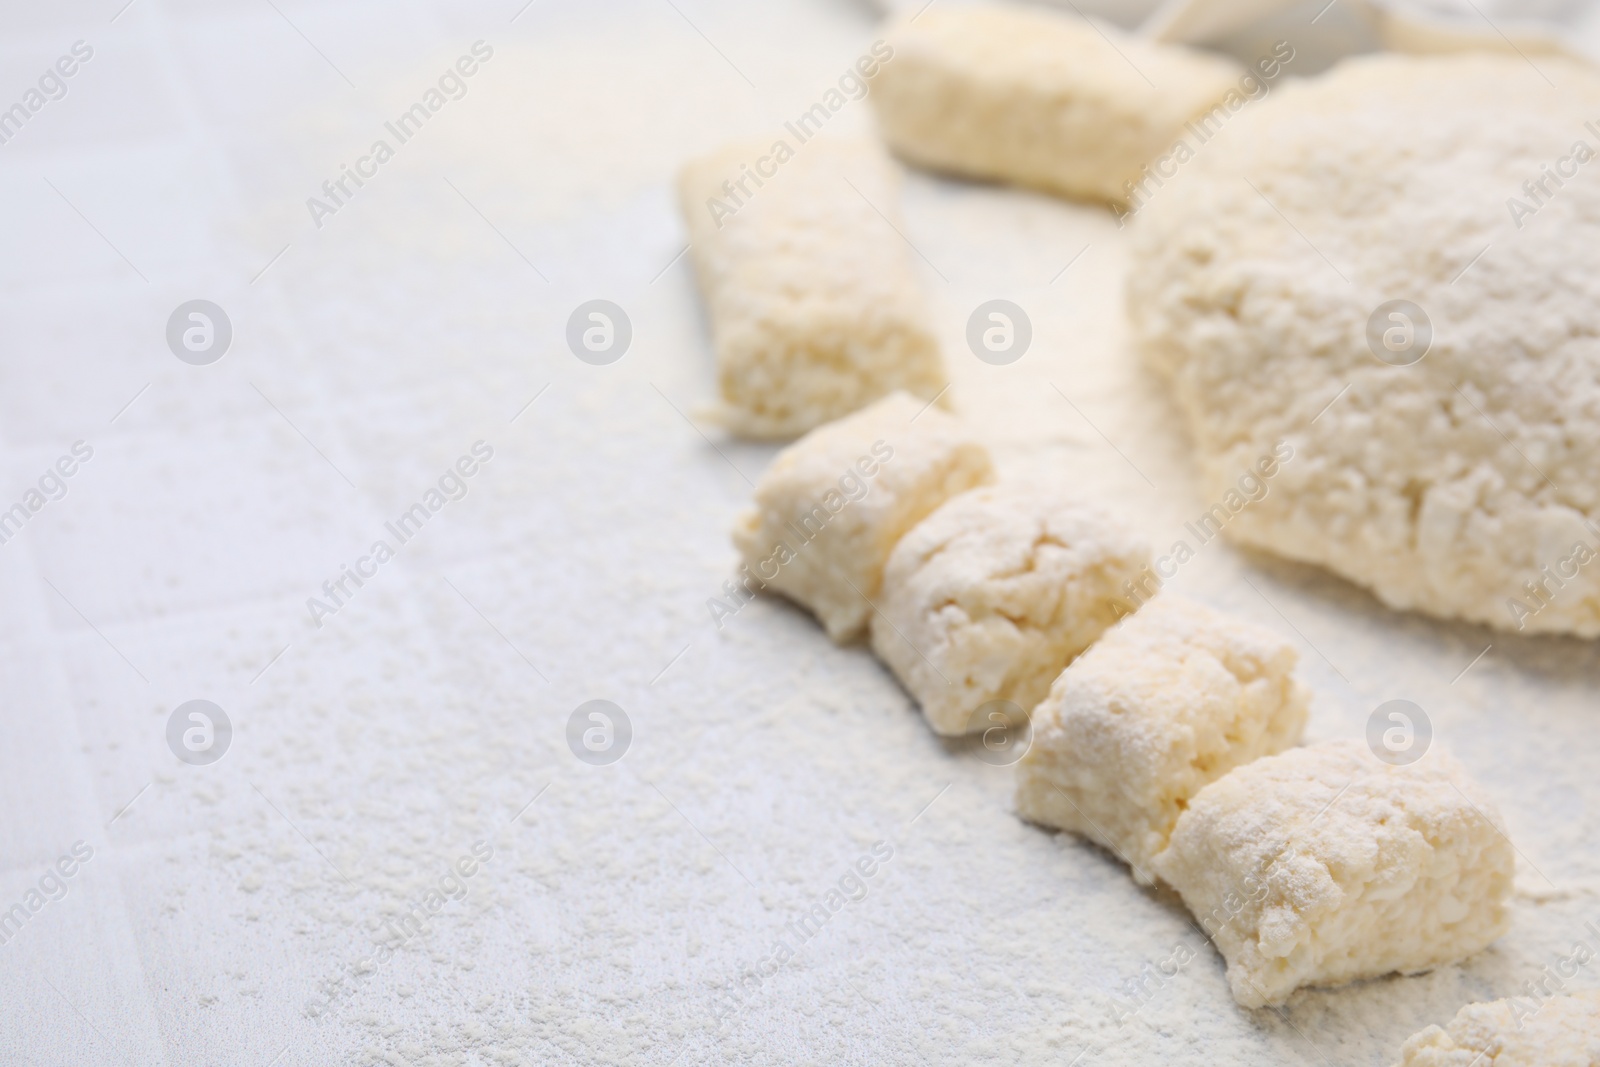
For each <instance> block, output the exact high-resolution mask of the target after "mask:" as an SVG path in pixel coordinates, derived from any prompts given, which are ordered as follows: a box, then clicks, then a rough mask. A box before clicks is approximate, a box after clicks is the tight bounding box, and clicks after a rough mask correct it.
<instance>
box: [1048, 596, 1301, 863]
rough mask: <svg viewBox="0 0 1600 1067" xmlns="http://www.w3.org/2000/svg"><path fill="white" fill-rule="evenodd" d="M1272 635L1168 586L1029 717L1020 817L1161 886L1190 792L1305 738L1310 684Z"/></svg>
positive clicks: (1083, 659) (1067, 674) (1066, 675)
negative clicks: (1160, 871) (1159, 866)
mask: <svg viewBox="0 0 1600 1067" xmlns="http://www.w3.org/2000/svg"><path fill="white" fill-rule="evenodd" d="M1298 660H1299V654H1298V653H1297V652H1296V651H1295V649H1294V646H1293V645H1291V644H1290V643H1289V642H1288V641H1285V640H1284V639H1283V638H1281V637H1279V636H1278V635H1277V634H1274V633H1272V632H1271V631H1270V630H1265V629H1262V628H1261V627H1259V626H1255V625H1252V624H1250V623H1246V622H1242V621H1240V620H1238V619H1234V618H1230V617H1229V616H1227V615H1224V614H1223V613H1221V612H1219V611H1214V610H1212V609H1211V608H1208V607H1205V606H1204V605H1201V604H1197V603H1195V602H1193V601H1191V600H1187V599H1185V598H1183V597H1179V596H1176V595H1172V594H1162V595H1161V596H1158V597H1156V598H1155V599H1153V600H1151V601H1150V603H1149V604H1147V605H1145V606H1144V607H1143V608H1141V609H1140V610H1139V611H1138V612H1137V613H1135V614H1133V615H1130V616H1128V617H1127V618H1125V619H1123V620H1122V622H1120V623H1119V624H1118V625H1117V626H1116V627H1114V628H1113V629H1111V630H1110V631H1108V632H1107V633H1106V635H1105V636H1104V637H1102V638H1101V639H1100V641H1099V642H1098V643H1097V644H1095V645H1094V646H1093V647H1092V648H1090V649H1089V651H1088V652H1086V653H1084V654H1083V655H1082V656H1080V657H1079V658H1078V659H1077V661H1076V662H1074V663H1073V664H1072V666H1070V667H1068V668H1067V669H1066V670H1065V671H1063V672H1062V674H1061V676H1060V677H1059V678H1058V679H1056V682H1055V684H1054V685H1053V686H1052V687H1051V689H1050V694H1049V696H1048V697H1047V698H1046V699H1045V700H1044V702H1043V703H1041V704H1040V705H1039V707H1038V708H1037V709H1036V710H1035V711H1034V713H1033V746H1032V748H1030V749H1029V750H1028V753H1027V754H1026V755H1025V756H1024V757H1023V758H1022V760H1021V761H1020V762H1019V763H1018V764H1017V793H1016V803H1017V812H1018V814H1020V815H1022V817H1023V818H1026V819H1029V820H1031V821H1033V822H1036V823H1041V824H1043V825H1045V826H1054V827H1058V828H1060V829H1064V830H1072V831H1075V832H1077V833H1080V834H1083V835H1084V836H1085V837H1087V838H1089V839H1090V840H1092V841H1095V842H1096V843H1098V844H1100V845H1103V846H1105V847H1106V848H1109V849H1111V850H1112V851H1113V852H1115V853H1117V855H1119V856H1120V857H1122V858H1123V859H1124V860H1125V861H1127V862H1128V863H1129V864H1130V865H1131V866H1132V867H1133V874H1134V878H1135V879H1136V880H1137V881H1139V882H1140V883H1142V884H1149V883H1150V882H1152V881H1153V878H1152V875H1151V867H1150V863H1151V859H1152V858H1153V857H1154V856H1155V855H1156V854H1157V853H1159V852H1160V851H1161V850H1162V849H1164V848H1165V847H1166V845H1167V839H1168V838H1169V837H1170V836H1171V834H1172V829H1173V826H1174V825H1175V824H1176V823H1177V821H1178V817H1179V816H1180V815H1181V814H1182V813H1183V810H1184V808H1185V806H1186V805H1187V804H1188V802H1189V800H1190V799H1191V798H1192V797H1193V796H1194V795H1195V794H1196V793H1198V792H1200V790H1201V789H1202V788H1203V787H1204V786H1206V785H1207V784H1208V783H1210V782H1212V781H1214V780H1215V779H1217V778H1219V777H1221V776H1222V775H1224V774H1226V773H1228V772H1229V771H1230V770H1232V769H1233V768H1235V767H1237V766H1239V765H1240V764H1244V763H1248V762H1249V761H1251V760H1253V759H1256V758H1258V757H1261V756H1265V755H1269V754H1271V753H1275V752H1281V751H1283V750H1284V749H1285V748H1288V747H1289V746H1290V745H1293V744H1295V743H1296V742H1298V741H1299V739H1300V732H1301V730H1302V729H1303V728H1304V727H1305V722H1306V715H1307V711H1308V708H1309V705H1310V699H1311V692H1310V689H1309V688H1308V687H1307V686H1306V684H1305V683H1304V682H1302V681H1300V680H1299V679H1298V678H1295V677H1294V675H1293V671H1294V668H1295V664H1296V663H1297V662H1298Z"/></svg>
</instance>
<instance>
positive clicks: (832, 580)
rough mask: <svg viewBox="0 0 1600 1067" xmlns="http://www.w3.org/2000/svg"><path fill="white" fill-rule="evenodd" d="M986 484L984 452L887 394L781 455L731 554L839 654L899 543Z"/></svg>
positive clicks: (951, 422)
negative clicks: (807, 614) (807, 615)
mask: <svg viewBox="0 0 1600 1067" xmlns="http://www.w3.org/2000/svg"><path fill="white" fill-rule="evenodd" d="M993 480H994V467H993V464H992V463H991V462H990V459H989V452H988V450H987V449H986V448H984V446H983V445H982V444H981V443H979V442H978V440H977V439H976V438H975V437H973V436H972V434H971V433H970V432H969V431H968V430H967V429H966V428H965V427H964V426H963V425H962V424H961V423H960V422H959V421H958V420H957V419H955V418H953V417H952V416H950V415H947V414H945V413H944V412H942V411H940V410H938V409H937V408H934V407H930V406H929V405H928V404H927V403H926V402H924V401H922V400H917V399H914V398H912V397H910V396H907V395H906V394H905V393H894V394H892V395H890V396H887V397H885V398H884V399H882V400H880V401H878V402H877V403H876V404H873V405H871V406H870V407H867V408H863V409H862V410H861V411H858V412H856V413H855V414H854V415H850V416H848V417H846V418H843V419H840V420H839V421H837V422H833V423H829V424H828V425H826V426H823V427H820V428H818V429H816V430H813V431H811V432H810V433H809V434H807V435H806V436H804V437H802V438H801V439H800V440H798V441H796V442H795V443H794V444H792V445H790V446H789V447H788V448H785V449H784V450H783V451H782V452H779V453H778V455H777V457H776V458H775V459H773V461H772V465H771V466H770V467H768V468H767V471H766V473H764V474H763V475H762V476H761V480H760V481H759V482H758V483H757V484H756V500H755V503H756V506H755V507H754V508H752V509H750V510H748V511H746V512H744V513H743V514H742V515H740V516H739V519H738V522H737V524H736V525H735V526H734V530H733V543H734V545H735V546H737V547H738V549H739V552H740V554H741V555H742V556H743V557H744V562H745V570H744V572H743V573H744V575H745V579H746V580H747V581H753V582H754V583H755V585H756V586H759V587H761V588H769V589H771V590H773V591H774V592H778V593H782V594H783V595H784V596H787V597H788V598H789V599H791V600H793V601H795V602H797V603H799V604H802V605H804V606H805V607H807V608H809V609H810V610H811V612H812V613H813V614H815V615H816V616H817V618H818V619H819V620H820V621H821V622H822V624H823V626H824V627H826V628H827V631H828V636H829V637H831V638H832V639H833V640H834V641H836V642H838V643H840V644H843V643H844V642H846V641H849V640H851V639H852V638H855V637H858V636H860V634H861V631H862V630H863V629H864V628H865V626H866V622H867V616H868V615H869V614H871V612H872V611H873V608H872V604H871V599H872V598H875V597H876V596H877V593H878V585H879V583H880V581H881V580H882V578H883V565H884V563H885V561H887V560H888V558H889V553H890V552H891V551H892V550H893V549H894V546H895V544H896V543H897V542H899V540H900V538H901V537H902V536H904V534H905V532H906V531H907V530H909V529H911V527H913V526H915V525H916V524H917V523H918V522H920V521H922V519H923V518H924V517H926V516H927V515H928V514H929V513H930V512H932V511H933V509H935V508H937V507H938V506H939V505H940V504H943V503H944V502H945V501H946V500H948V499H949V498H950V497H952V496H954V495H955V494H957V493H960V492H962V491H964V490H967V489H971V488H974V487H975V486H979V485H984V484H986V483H988V482H991V481H993Z"/></svg>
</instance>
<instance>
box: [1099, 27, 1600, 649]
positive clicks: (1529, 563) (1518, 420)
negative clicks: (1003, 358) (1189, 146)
mask: <svg viewBox="0 0 1600 1067" xmlns="http://www.w3.org/2000/svg"><path fill="white" fill-rule="evenodd" d="M1540 64H1541V66H1542V67H1543V68H1544V69H1545V70H1546V71H1547V72H1548V73H1549V74H1550V76H1551V78H1552V79H1553V80H1555V81H1557V83H1558V84H1559V85H1560V86H1561V88H1560V89H1553V88H1551V87H1550V86H1549V85H1547V84H1545V82H1544V81H1543V80H1542V79H1541V78H1540V77H1539V75H1538V74H1537V73H1536V72H1535V71H1534V70H1533V69H1532V68H1530V67H1529V66H1528V64H1527V63H1525V62H1523V61H1522V60H1521V59H1518V58H1512V59H1502V58H1499V57H1495V56H1489V55H1473V56H1453V57H1438V58H1413V57H1376V58H1365V59H1359V60H1352V61H1349V62H1347V63H1346V64H1345V65H1344V66H1342V67H1340V68H1339V69H1337V70H1336V71H1335V72H1333V73H1332V74H1330V75H1328V76H1327V77H1326V78H1323V79H1320V80H1318V81H1315V82H1311V83H1306V84H1298V85H1285V86H1283V87H1281V88H1280V89H1279V90H1278V91H1277V92H1275V93H1274V95H1273V96H1272V98H1271V99H1269V100H1267V101H1264V102H1263V103H1261V104H1260V105H1258V106H1256V107H1254V108H1251V109H1249V110H1248V111H1247V112H1246V113H1245V114H1243V115H1241V116H1239V118H1238V119H1237V120H1236V121H1235V122H1234V123H1233V124H1232V125H1230V126H1229V127H1228V128H1226V129H1225V130H1224V131H1223V132H1222V134H1221V135H1220V136H1219V138H1218V143H1216V144H1215V145H1214V146H1207V148H1208V150H1207V151H1203V152H1201V153H1200V154H1199V156H1198V158H1196V159H1195V160H1194V161H1193V162H1191V163H1190V164H1189V170H1188V172H1186V173H1185V174H1183V175H1182V176H1181V177H1180V178H1179V179H1178V180H1177V181H1174V182H1169V183H1168V185H1167V186H1166V187H1165V188H1164V189H1162V190H1160V191H1159V192H1158V194H1157V195H1156V196H1155V197H1154V198H1153V200H1152V202H1151V203H1150V204H1149V205H1148V206H1147V207H1146V208H1145V210H1144V211H1143V212H1141V213H1140V215H1139V217H1138V221H1137V224H1136V225H1135V227H1134V242H1133V244H1134V251H1133V259H1134V269H1133V273H1132V276H1131V278H1130V282H1129V306H1130V311H1131V313H1132V317H1133V320H1134V324H1135V329H1136V332H1137V335H1138V337H1139V338H1140V340H1141V343H1142V345H1143V347H1144V349H1145V350H1146V352H1147V353H1148V355H1149V357H1150V359H1151V360H1152V361H1153V362H1154V364H1155V365H1156V366H1157V367H1159V368H1160V369H1162V370H1163V371H1164V372H1165V373H1166V374H1167V375H1169V376H1170V378H1171V380H1172V384H1173V388H1174V391H1175V393H1176V397H1177V400H1178V404H1179V406H1180V408H1181V409H1182V411H1183V413H1184V414H1185V415H1186V416H1187V421H1188V423H1189V427H1190V431H1191V434H1192V436H1193V438H1194V441H1195V444H1196V446H1197V448H1196V451H1197V453H1198V456H1199V461H1200V467H1201V471H1202V475H1203V478H1204V482H1205V492H1206V494H1207V495H1208V496H1214V495H1216V494H1219V493H1221V492H1223V491H1224V490H1226V489H1227V488H1229V487H1230V486H1231V484H1232V482H1233V480H1234V479H1235V478H1236V477H1237V472H1238V470H1239V469H1240V465H1241V464H1245V463H1248V462H1250V461H1251V460H1253V459H1254V458H1255V457H1257V456H1259V455H1261V454H1263V452H1265V451H1269V450H1270V449H1271V447H1272V445H1273V444H1274V443H1276V442H1277V441H1279V440H1284V439H1287V440H1288V441H1289V442H1290V443H1291V444H1292V446H1293V447H1294V450H1295V456H1296V458H1295V459H1294V461H1293V462H1292V463H1286V464H1285V465H1284V467H1283V472H1282V474H1281V475H1280V476H1279V478H1278V479H1277V480H1276V481H1275V482H1274V484H1273V488H1272V492H1271V493H1270V495H1268V496H1267V498H1266V499H1264V500H1262V501H1260V502H1258V503H1256V504H1254V505H1252V506H1251V507H1250V508H1249V509H1247V510H1246V511H1245V512H1244V513H1242V514H1241V515H1239V516H1238V518H1237V519H1236V520H1235V521H1233V522H1231V523H1230V524H1229V525H1228V527H1227V532H1228V534H1229V535H1230V536H1232V537H1234V538H1236V539H1237V540H1239V541H1240V542H1242V543H1244V544H1247V545H1252V546H1256V547H1260V548H1266V549H1270V550H1272V551H1275V552H1278V553H1281V554H1283V555H1285V556H1289V557H1291V558H1294V559H1300V560H1305V561H1308V562H1313V563H1318V564H1322V565H1324V566H1326V567H1329V568H1331V569H1332V570H1334V571H1337V572H1338V573H1340V574H1342V575H1344V576H1346V577H1348V578H1351V579H1353V580H1355V581H1357V582H1360V583H1361V584H1363V585H1365V586H1367V587H1368V588H1370V589H1371V590H1372V591H1373V592H1374V593H1375V594H1376V595H1377V596H1378V597H1379V598H1380V599H1381V600H1383V601H1384V602H1385V603H1386V604H1388V605H1389V606H1391V607H1394V608H1403V609H1415V610H1420V611H1425V612H1428V613H1430V614H1434V615H1439V616H1444V617H1452V616H1459V617H1462V618H1466V619H1471V620H1473V621H1476V622H1482V623H1488V624H1489V625H1491V626H1497V627H1501V628H1508V629H1518V628H1523V629H1526V630H1527V631H1528V632H1535V631H1558V632H1571V633H1578V634H1582V635H1585V636H1595V635H1597V634H1600V563H1596V562H1595V559H1596V557H1597V554H1600V527H1596V528H1590V527H1588V526H1587V525H1586V522H1587V521H1588V520H1590V519H1592V518H1593V517H1595V516H1600V481H1597V480H1596V479H1595V477H1594V473H1595V471H1596V470H1597V469H1600V330H1597V328H1596V320H1595V312H1594V309H1595V307H1596V306H1600V243H1597V242H1595V241H1594V240H1592V239H1591V238H1592V234H1593V232H1594V227H1595V222H1596V220H1600V162H1594V161H1592V157H1593V154H1594V153H1595V152H1596V151H1600V127H1596V126H1593V125H1591V126H1589V127H1586V126H1585V122H1587V121H1589V120H1591V119H1594V118H1596V117H1600V78H1597V77H1596V75H1595V73H1594V72H1592V71H1590V70H1589V69H1588V68H1585V67H1580V66H1577V65H1574V64H1570V63H1565V62H1562V61H1559V60H1554V59H1541V60H1540ZM1579 142H1582V143H1583V144H1584V145H1585V146H1586V147H1585V148H1583V149H1581V150H1579V149H1578V148H1576V145H1577V143H1579ZM1579 157H1583V158H1584V159H1585V160H1589V161H1587V162H1580V160H1579ZM1557 168H1559V169H1560V170H1563V171H1565V172H1566V173H1567V175H1568V177H1566V178H1560V179H1557V180H1560V181H1561V182H1562V183H1563V184H1561V185H1560V186H1557V185H1556V184H1555V181H1554V180H1551V179H1548V178H1546V177H1545V174H1546V173H1550V174H1554V173H1555V171H1556V169H1557ZM1573 174H1578V175H1579V176H1578V177H1577V178H1573V177H1572V175H1573ZM1540 180H1543V181H1545V187H1546V188H1545V192H1544V193H1541V194H1539V195H1538V196H1537V197H1535V196H1533V195H1530V194H1529V192H1528V189H1529V188H1535V187H1534V185H1533V183H1534V182H1535V181H1540ZM1524 183H1528V184H1527V187H1525V186H1524ZM1252 186H1253V187H1252ZM1517 203H1521V204H1524V205H1526V206H1527V207H1529V208H1532V209H1533V210H1532V211H1529V212H1528V213H1524V212H1523V211H1522V209H1520V208H1517V207H1516V204H1517ZM1513 212H1515V214H1516V216H1517V222H1513V219H1512V215H1513ZM1280 213H1281V214H1280ZM1518 222H1520V224H1521V225H1520V228H1519V226H1518V224H1517V223H1518ZM1480 254H1481V258H1479V257H1480ZM1323 257H1326V259H1324V258H1323ZM1474 260H1476V262H1474ZM1341 275H1342V277H1341ZM1391 300H1407V301H1413V302H1415V303H1416V304H1418V305H1420V306H1421V308H1422V309H1423V312H1424V313H1425V314H1426V316H1427V317H1428V319H1429V320H1430V321H1431V324H1432V348H1431V350H1430V351H1427V352H1426V355H1425V356H1424V357H1423V358H1421V360H1420V362H1415V363H1413V364H1411V365H1409V366H1392V365H1389V363H1387V362H1380V361H1379V359H1378V358H1377V356H1376V355H1375V354H1374V352H1375V350H1377V351H1383V350H1384V349H1385V348H1386V347H1387V344H1386V343H1385V340H1386V339H1387V342H1388V343H1392V344H1394V345H1397V346H1399V348H1400V349H1405V348H1406V332H1405V330H1406V327H1405V324H1404V322H1403V321H1401V320H1397V319H1394V318H1391V317H1390V316H1391V315H1393V314H1395V313H1396V312H1395V311H1393V310H1391V311H1389V312H1387V313H1383V312H1382V311H1381V309H1380V306H1381V305H1384V304H1386V303H1387V302H1388V301H1391ZM1402 314H1403V313H1402ZM1411 317H1412V318H1414V316H1411ZM1369 320H1372V321H1373V322H1374V323H1375V325H1376V332H1377V334H1378V336H1377V337H1376V338H1375V339H1374V340H1373V341H1372V344H1371V346H1370V347H1369V340H1368V324H1369ZM1413 325H1414V326H1415V325H1417V324H1415V323H1414V324H1413ZM1389 331H1397V332H1392V333H1391V332H1389ZM1423 337H1424V333H1423V332H1421V331H1414V332H1413V333H1412V334H1411V345H1412V348H1411V350H1410V351H1409V352H1407V351H1396V352H1393V353H1388V352H1386V356H1387V357H1388V358H1389V359H1390V361H1395V360H1405V359H1410V358H1413V357H1415V356H1416V355H1418V354H1420V352H1421V351H1422V339H1423ZM1347 387H1348V388H1347ZM1580 543H1581V544H1582V545H1584V546H1585V547H1584V548H1582V549H1579V548H1578V546H1579V545H1580ZM1546 568H1548V570H1547V569H1546ZM1519 605H1520V606H1519Z"/></svg>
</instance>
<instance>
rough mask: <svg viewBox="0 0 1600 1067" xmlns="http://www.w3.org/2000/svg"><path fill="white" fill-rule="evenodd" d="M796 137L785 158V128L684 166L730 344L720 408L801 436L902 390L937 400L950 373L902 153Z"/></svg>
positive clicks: (714, 305)
mask: <svg viewBox="0 0 1600 1067" xmlns="http://www.w3.org/2000/svg"><path fill="white" fill-rule="evenodd" d="M785 143H786V144H787V145H788V146H789V148H790V149H791V150H792V153H793V154H792V158H787V159H786V161H784V162H778V158H777V157H778V156H782V155H784V153H783V152H777V153H774V147H775V144H774V141H773V140H760V141H738V142H735V143H733V144H730V145H727V146H726V147H724V148H722V149H721V150H719V151H717V152H715V153H713V154H711V155H709V156H706V157H704V158H702V159H697V160H694V161H692V162H690V163H688V164H687V165H685V166H684V168H683V170H682V173H681V174H680V175H679V178H678V194H679V201H680V206H681V208H682V210H683V217H684V220H685V221H686V222H687V224H688V227H689V243H690V249H691V255H692V257H693V260H694V265H695V273H696V276H697V277H698V278H699V281H700V288H701V291H702V293H703V294H704V296H705V302H706V308H707V311H708V314H709V318H710V320H711V334H712V342H713V345H714V347H715V349H716V355H717V382H718V389H719V391H720V394H721V401H720V404H719V406H718V407H717V408H716V409H715V410H714V411H712V412H711V414H712V416H713V417H714V418H715V419H716V420H717V421H719V422H721V423H722V424H723V425H725V426H726V427H727V428H728V429H730V430H732V431H733V432H734V433H737V434H741V435H744V436H747V437H758V438H785V437H794V436H797V435H799V434H802V433H805V432H806V431H807V430H810V429H812V428H814V427H816V426H820V425H822V424H823V423H825V422H828V421H830V420H832V419H837V418H840V417H842V416H845V415H848V414H850V412H852V411H855V410H857V409H858V408H861V407H863V406H864V405H866V404H869V403H871V402H872V401H874V400H878V399H880V398H881V397H884V396H886V395H888V394H889V393H891V392H894V391H895V390H896V389H904V390H906V391H907V392H909V393H911V394H913V395H915V396H920V397H922V398H923V399H925V400H931V399H933V398H934V397H935V396H937V395H938V394H939V393H940V392H941V391H942V390H943V389H944V388H945V386H946V385H948V384H949V379H948V378H947V377H946V376H945V372H944V363H943V360H942V358H941V357H940V355H939V345H938V342H937V340H935V338H934V334H933V329H932V326H931V325H930V323H929V318H928V309H927V306H926V303H925V302H924V299H923V295H922V291H921V289H920V287H919V284H918V280H917V276H916V274H915V272H914V271H913V269H912V263H911V260H910V256H911V255H912V253H911V251H910V250H909V248H908V247H907V246H906V243H905V240H904V238H903V237H901V236H900V234H901V233H903V232H904V230H905V224H904V223H903V222H901V221H899V206H898V205H899V196H900V193H899V175H898V173H897V172H896V168H895V166H894V163H893V161H891V160H890V159H889V158H888V157H887V156H886V155H885V154H884V152H883V150H882V149H881V148H879V147H878V146H877V145H875V144H872V143H871V142H867V141H855V140H837V141H834V140H827V139H817V140H810V141H807V142H805V143H804V144H800V143H798V142H797V141H796V139H795V138H794V137H793V135H786V137H785ZM757 171H766V172H771V176H770V177H767V178H762V177H761V176H760V174H759V173H757ZM724 182H728V183H730V184H733V183H741V184H736V185H735V186H734V188H733V192H732V193H730V192H729V191H728V190H727V189H726V188H724V184H723V183H724ZM757 182H760V184H759V185H758V184H757ZM730 212H731V214H730ZM897 231H899V232H897Z"/></svg>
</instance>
